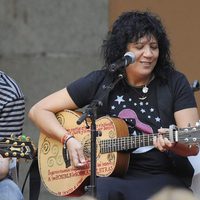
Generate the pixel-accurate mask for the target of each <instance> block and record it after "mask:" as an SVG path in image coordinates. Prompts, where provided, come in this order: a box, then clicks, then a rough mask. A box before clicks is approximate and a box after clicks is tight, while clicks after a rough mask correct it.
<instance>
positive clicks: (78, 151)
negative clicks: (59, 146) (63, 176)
mask: <svg viewBox="0 0 200 200" xmlns="http://www.w3.org/2000/svg"><path fill="white" fill-rule="evenodd" d="M67 149H68V151H69V156H70V161H71V165H73V166H74V167H78V168H82V167H85V166H86V164H87V163H86V160H85V156H84V153H83V146H82V145H81V143H80V142H79V141H78V140H76V139H75V138H70V139H69V140H68V141H67Z"/></svg>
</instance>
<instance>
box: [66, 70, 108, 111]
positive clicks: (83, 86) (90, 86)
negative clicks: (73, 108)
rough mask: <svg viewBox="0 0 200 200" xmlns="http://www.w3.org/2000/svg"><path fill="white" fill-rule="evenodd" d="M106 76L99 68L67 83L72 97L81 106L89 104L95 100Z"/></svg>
mask: <svg viewBox="0 0 200 200" xmlns="http://www.w3.org/2000/svg"><path fill="white" fill-rule="evenodd" d="M104 76H105V72H104V71H103V70H97V71H93V72H91V73H89V74H88V75H86V76H84V77H82V78H80V79H78V80H76V81H73V82H72V83H70V84H69V85H67V91H68V93H69V95H70V97H71V98H72V100H73V101H74V103H75V104H76V105H77V106H78V107H79V108H82V107H84V106H85V105H88V104H89V103H90V102H91V101H92V100H93V97H94V95H95V93H96V91H97V89H98V87H99V84H100V83H101V81H102V79H103V77H104Z"/></svg>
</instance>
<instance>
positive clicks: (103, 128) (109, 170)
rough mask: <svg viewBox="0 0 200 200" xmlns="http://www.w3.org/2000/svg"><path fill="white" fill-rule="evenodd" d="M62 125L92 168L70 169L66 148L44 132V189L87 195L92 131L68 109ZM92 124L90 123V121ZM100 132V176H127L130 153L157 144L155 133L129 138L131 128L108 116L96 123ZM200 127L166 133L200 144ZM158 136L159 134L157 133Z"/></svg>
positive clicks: (60, 115) (173, 138) (41, 149)
mask: <svg viewBox="0 0 200 200" xmlns="http://www.w3.org/2000/svg"><path fill="white" fill-rule="evenodd" d="M56 117H57V119H58V121H59V122H60V124H61V125H62V126H63V127H64V128H65V129H66V130H67V131H69V132H70V133H71V134H72V135H73V136H74V137H75V138H76V139H77V140H78V141H79V142H81V144H82V145H83V151H84V155H85V157H86V160H87V161H88V165H87V166H86V167H85V168H84V169H77V168H75V167H73V166H71V165H69V166H66V165H67V163H66V161H67V157H68V156H67V153H64V151H63V145H62V144H61V143H60V142H58V141H57V140H54V139H52V138H50V137H47V136H46V135H45V134H43V133H40V138H39V144H38V161H39V171H40V175H41V179H42V181H43V184H44V186H45V187H46V188H47V190H48V191H49V192H51V193H52V194H54V195H57V196H80V195H82V194H84V192H85V190H84V188H85V186H86V185H87V184H89V177H90V146H91V145H90V143H91V141H90V134H91V133H90V129H87V128H86V127H87V126H86V123H82V124H81V125H77V123H76V122H77V120H78V119H79V117H80V113H78V112H74V111H70V110H66V111H62V112H59V113H57V115H56ZM88 124H89V125H90V122H88ZM96 125H97V130H98V131H99V132H101V134H100V136H98V137H97V148H96V156H97V163H96V166H97V169H96V174H97V176H101V177H107V176H110V175H116V176H123V174H124V173H126V171H127V169H128V165H129V153H126V150H130V149H134V148H137V147H143V146H149V145H153V136H154V134H143V135H139V136H129V133H128V127H127V124H126V122H125V121H124V120H122V119H119V118H112V117H109V116H104V117H101V118H99V119H97V120H96ZM199 129H200V128H198V127H194V128H186V129H178V130H177V129H175V128H174V127H170V129H169V133H167V134H166V137H168V138H169V139H170V140H171V141H173V142H174V141H176V142H177V141H178V142H182V143H187V144H193V143H198V142H199V132H200V131H199ZM155 135H156V134H155Z"/></svg>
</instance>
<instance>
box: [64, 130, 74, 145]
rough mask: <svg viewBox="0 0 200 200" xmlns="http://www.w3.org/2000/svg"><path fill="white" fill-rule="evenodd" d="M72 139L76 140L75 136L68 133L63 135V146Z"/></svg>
mask: <svg viewBox="0 0 200 200" xmlns="http://www.w3.org/2000/svg"><path fill="white" fill-rule="evenodd" d="M70 138H74V136H73V135H70V134H67V133H65V135H63V137H62V138H61V143H62V144H64V143H65V144H66V143H67V141H68V140H69V139H70Z"/></svg>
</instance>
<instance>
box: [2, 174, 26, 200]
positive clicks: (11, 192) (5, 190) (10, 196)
mask: <svg viewBox="0 0 200 200" xmlns="http://www.w3.org/2000/svg"><path fill="white" fill-rule="evenodd" d="M0 200H24V197H23V195H22V193H21V191H20V189H19V187H18V185H17V184H16V183H15V182H14V181H12V180H11V179H8V178H6V179H3V180H1V181H0Z"/></svg>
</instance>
